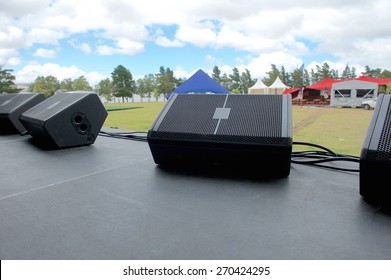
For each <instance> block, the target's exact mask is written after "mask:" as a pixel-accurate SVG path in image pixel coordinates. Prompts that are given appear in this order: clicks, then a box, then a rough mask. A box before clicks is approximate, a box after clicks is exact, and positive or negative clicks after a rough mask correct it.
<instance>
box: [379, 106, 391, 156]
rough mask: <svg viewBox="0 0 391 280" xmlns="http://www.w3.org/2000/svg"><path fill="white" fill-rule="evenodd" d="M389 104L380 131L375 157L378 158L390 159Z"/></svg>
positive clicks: (390, 129)
mask: <svg viewBox="0 0 391 280" xmlns="http://www.w3.org/2000/svg"><path fill="white" fill-rule="evenodd" d="M390 139H391V104H389V105H388V109H387V114H386V117H385V122H384V126H383V129H382V131H381V135H380V140H379V146H378V148H377V151H376V158H377V159H379V160H391V141H390Z"/></svg>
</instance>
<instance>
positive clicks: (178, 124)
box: [158, 95, 225, 138]
mask: <svg viewBox="0 0 391 280" xmlns="http://www.w3.org/2000/svg"><path fill="white" fill-rule="evenodd" d="M224 100H225V95H208V96H204V98H200V96H197V95H178V96H177V98H176V99H175V101H174V102H175V106H171V109H170V110H169V111H168V112H167V114H166V116H165V118H164V120H163V121H162V123H161V124H160V126H159V129H158V132H169V133H171V134H172V136H173V137H175V135H176V134H177V133H185V134H190V135H188V136H189V137H190V138H192V137H194V136H192V135H194V132H197V134H203V135H207V134H213V132H214V130H215V127H216V125H217V122H218V120H217V119H213V114H214V112H215V109H216V108H217V107H222V106H223V105H224ZM165 136H166V137H168V136H170V135H169V134H165Z"/></svg>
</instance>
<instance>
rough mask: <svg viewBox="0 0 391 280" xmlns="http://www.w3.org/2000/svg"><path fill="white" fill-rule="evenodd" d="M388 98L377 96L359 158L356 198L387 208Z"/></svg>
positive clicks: (390, 166)
mask: <svg viewBox="0 0 391 280" xmlns="http://www.w3.org/2000/svg"><path fill="white" fill-rule="evenodd" d="M390 170H391V96H390V95H384V94H381V95H379V96H378V99H377V102H376V106H375V111H374V112H373V115H372V119H371V122H370V125H369V128H368V132H367V135H366V137H365V141H364V144H363V147H362V150H361V156H360V194H361V195H362V196H363V197H365V198H367V199H368V200H369V201H372V202H374V203H377V204H381V205H383V206H387V207H390V206H391V186H390V183H389V177H388V173H389V172H390Z"/></svg>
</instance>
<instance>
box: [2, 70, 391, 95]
mask: <svg viewBox="0 0 391 280" xmlns="http://www.w3.org/2000/svg"><path fill="white" fill-rule="evenodd" d="M12 72H13V70H12V69H2V67H1V66H0V93H1V92H8V93H16V92H18V91H19V89H18V88H17V86H16V85H15V83H14V80H15V76H14V75H13V74H12ZM361 75H365V76H369V77H375V78H391V71H389V70H386V69H384V70H383V69H380V68H374V69H372V68H370V67H369V66H365V68H364V71H362V72H361ZM277 76H279V77H280V79H281V81H282V82H283V83H284V84H285V85H287V86H288V87H301V86H307V85H311V84H314V83H317V82H319V81H321V80H323V79H325V78H332V79H342V80H346V79H351V78H356V77H357V76H358V75H357V70H356V68H355V67H349V65H347V66H346V67H345V69H344V70H343V71H342V73H339V72H338V70H335V69H332V68H331V67H330V66H329V64H328V63H326V62H325V63H323V64H322V65H316V67H315V69H313V68H312V69H311V70H310V71H308V70H307V69H304V65H302V66H301V67H298V68H296V69H294V70H293V71H291V72H287V71H286V70H285V67H284V66H281V68H277V67H276V65H274V64H272V65H271V69H270V71H268V72H266V75H265V77H264V78H263V79H262V82H263V83H264V84H265V85H267V86H270V85H271V84H272V83H273V82H274V80H275V79H276V78H277ZM212 78H213V79H214V80H216V81H217V82H218V83H220V84H221V85H222V86H223V87H224V88H226V89H227V90H229V91H230V92H231V93H237V94H246V93H247V92H248V89H249V88H250V87H252V86H253V85H254V84H255V83H256V82H257V79H255V78H253V77H252V75H251V73H250V71H249V70H248V69H245V70H244V71H243V72H240V71H239V69H238V68H237V67H234V68H233V69H232V74H227V73H222V72H221V70H220V69H219V67H218V66H214V67H213V70H212ZM184 81H185V79H183V78H176V77H175V75H174V71H173V70H171V69H170V68H168V67H167V68H165V67H163V66H161V67H160V68H159V71H158V73H156V74H148V75H145V76H144V77H142V78H139V79H137V80H136V79H134V77H133V75H132V73H131V71H130V70H129V69H127V68H126V67H124V66H122V65H118V66H117V67H116V68H115V69H114V70H113V72H112V73H111V77H110V78H106V79H103V80H101V81H100V82H99V83H98V84H97V85H95V86H94V87H92V86H91V85H90V84H89V83H88V81H87V79H86V78H85V77H84V76H80V77H78V78H76V79H64V80H62V81H59V80H58V79H57V78H56V77H54V76H52V75H49V76H39V77H37V78H36V79H35V81H34V82H33V83H31V84H30V86H29V88H28V91H30V92H32V93H44V94H45V95H46V96H51V95H53V94H54V93H55V92H58V91H64V92H67V91H76V90H83V91H95V92H97V93H98V94H99V95H101V96H104V97H105V99H106V100H107V101H111V100H112V99H113V98H114V97H117V98H120V99H122V101H123V102H124V101H125V100H126V101H128V100H129V98H132V97H133V96H134V94H138V95H140V96H142V97H149V98H150V97H151V96H153V97H154V98H156V100H157V98H158V97H159V96H160V95H161V94H163V95H165V96H166V95H167V94H169V93H171V92H173V91H174V89H175V88H177V87H178V86H179V85H181V84H182V83H183V82H184Z"/></svg>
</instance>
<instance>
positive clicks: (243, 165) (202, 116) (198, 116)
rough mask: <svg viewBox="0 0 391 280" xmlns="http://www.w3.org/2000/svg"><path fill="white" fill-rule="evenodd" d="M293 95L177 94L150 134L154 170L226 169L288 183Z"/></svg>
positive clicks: (163, 111)
mask: <svg viewBox="0 0 391 280" xmlns="http://www.w3.org/2000/svg"><path fill="white" fill-rule="evenodd" d="M291 106H292V100H291V96H290V95H233V94H232V95H230V94H224V95H222V94H218V95H217V94H216V95H214V94H181V95H178V94H174V95H172V96H171V97H170V99H169V100H168V102H167V103H166V105H165V106H164V108H163V109H162V111H161V112H160V115H159V116H158V117H157V119H156V120H155V122H154V123H153V125H152V127H151V128H150V130H149V131H148V143H149V146H150V149H151V152H152V155H153V158H154V161H155V163H156V164H160V165H176V166H182V165H191V166H198V167H211V166H216V167H222V168H223V169H233V170H248V171H250V172H256V173H257V174H258V175H261V176H278V177H286V176H288V175H289V172H290V162H291V153H292V108H291Z"/></svg>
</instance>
